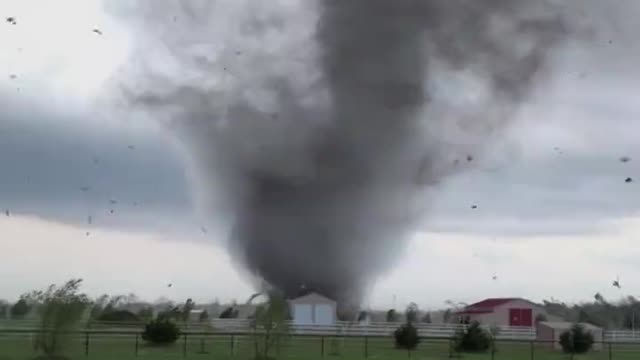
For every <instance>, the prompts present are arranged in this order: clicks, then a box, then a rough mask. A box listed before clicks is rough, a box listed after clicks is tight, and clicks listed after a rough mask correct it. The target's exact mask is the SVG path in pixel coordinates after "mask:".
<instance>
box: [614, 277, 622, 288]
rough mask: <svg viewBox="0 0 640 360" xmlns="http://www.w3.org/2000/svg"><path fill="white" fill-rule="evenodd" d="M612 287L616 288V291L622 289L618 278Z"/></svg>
mask: <svg viewBox="0 0 640 360" xmlns="http://www.w3.org/2000/svg"><path fill="white" fill-rule="evenodd" d="M612 285H613V287H617V288H618V289H622V286H620V278H618V277H616V279H615V280H613V284H612Z"/></svg>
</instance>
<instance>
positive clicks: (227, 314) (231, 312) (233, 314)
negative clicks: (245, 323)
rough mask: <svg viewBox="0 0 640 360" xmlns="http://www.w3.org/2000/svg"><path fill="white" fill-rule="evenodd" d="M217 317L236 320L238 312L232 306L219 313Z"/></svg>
mask: <svg viewBox="0 0 640 360" xmlns="http://www.w3.org/2000/svg"><path fill="white" fill-rule="evenodd" d="M219 317H220V319H236V318H237V317H238V310H236V308H234V307H233V306H230V307H228V308H226V309H225V310H224V311H223V312H222V313H220V316H219Z"/></svg>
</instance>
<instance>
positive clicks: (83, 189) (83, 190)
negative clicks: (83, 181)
mask: <svg viewBox="0 0 640 360" xmlns="http://www.w3.org/2000/svg"><path fill="white" fill-rule="evenodd" d="M80 190H81V191H82V192H87V191H89V190H91V188H90V187H89V186H83V187H81V188H80Z"/></svg>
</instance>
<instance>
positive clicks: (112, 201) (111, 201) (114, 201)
mask: <svg viewBox="0 0 640 360" xmlns="http://www.w3.org/2000/svg"><path fill="white" fill-rule="evenodd" d="M109 203H111V204H112V205H115V204H117V203H118V201H117V200H114V199H109Z"/></svg>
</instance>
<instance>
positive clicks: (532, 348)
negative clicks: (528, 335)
mask: <svg viewBox="0 0 640 360" xmlns="http://www.w3.org/2000/svg"><path fill="white" fill-rule="evenodd" d="M529 350H530V351H531V360H533V351H534V347H533V340H531V342H530V343H529Z"/></svg>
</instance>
